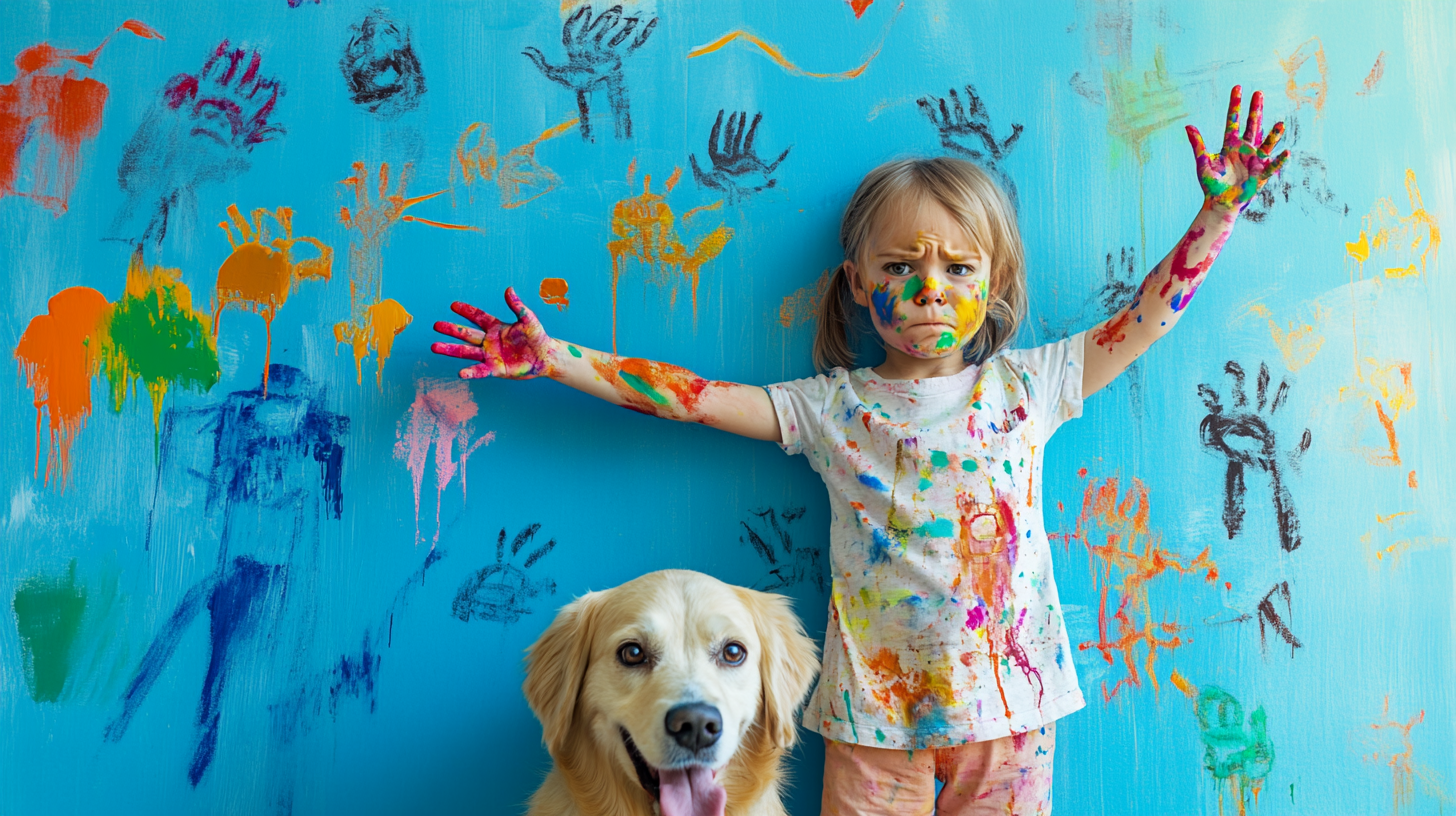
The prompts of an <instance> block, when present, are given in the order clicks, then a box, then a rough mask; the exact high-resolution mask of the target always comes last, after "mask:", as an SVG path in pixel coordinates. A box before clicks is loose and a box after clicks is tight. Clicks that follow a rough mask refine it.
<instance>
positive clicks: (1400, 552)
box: [1360, 471, 1451, 569]
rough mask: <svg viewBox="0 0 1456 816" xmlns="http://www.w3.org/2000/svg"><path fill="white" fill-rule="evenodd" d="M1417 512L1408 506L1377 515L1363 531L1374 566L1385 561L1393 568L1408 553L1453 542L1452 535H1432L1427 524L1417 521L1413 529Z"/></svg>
mask: <svg viewBox="0 0 1456 816" xmlns="http://www.w3.org/2000/svg"><path fill="white" fill-rule="evenodd" d="M1411 475H1412V476H1414V475H1415V471H1411ZM1416 515H1417V514H1416V511H1414V510H1406V511H1403V512H1399V513H1391V514H1390V515H1386V516H1383V515H1379V514H1377V515H1376V516H1375V522H1376V523H1375V526H1374V527H1371V528H1370V529H1368V530H1366V531H1365V532H1364V533H1362V534H1361V535H1360V543H1361V545H1363V547H1364V549H1365V555H1366V556H1367V557H1368V558H1369V559H1370V566H1371V568H1372V569H1375V568H1377V567H1378V566H1379V565H1380V564H1382V563H1388V564H1390V565H1391V567H1392V568H1394V567H1395V565H1397V564H1399V563H1400V559H1401V558H1402V557H1403V556H1405V555H1408V554H1410V553H1414V552H1422V551H1424V550H1432V549H1436V548H1437V547H1449V546H1450V545H1451V539H1450V538H1447V537H1446V536H1440V535H1431V534H1430V533H1429V527H1428V526H1426V525H1420V524H1417V525H1416V529H1414V530H1412V529H1411V524H1412V522H1414V521H1416V518H1415V517H1416ZM1423 527H1424V528H1425V530H1424V532H1423V531H1422V528H1423Z"/></svg>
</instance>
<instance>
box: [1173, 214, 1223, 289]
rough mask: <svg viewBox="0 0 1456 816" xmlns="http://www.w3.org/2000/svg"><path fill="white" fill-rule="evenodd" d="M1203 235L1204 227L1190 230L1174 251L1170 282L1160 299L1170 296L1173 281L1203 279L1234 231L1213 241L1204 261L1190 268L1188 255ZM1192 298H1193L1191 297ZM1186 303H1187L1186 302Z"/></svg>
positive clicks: (1221, 234)
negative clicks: (1169, 291)
mask: <svg viewBox="0 0 1456 816" xmlns="http://www.w3.org/2000/svg"><path fill="white" fill-rule="evenodd" d="M1203 233H1204V228H1203V227H1196V228H1194V229H1190V230H1188V232H1187V234H1185V235H1184V236H1183V240H1181V241H1179V242H1178V246H1177V248H1176V249H1174V250H1173V262H1172V263H1171V264H1169V265H1168V281H1167V282H1166V283H1164V284H1163V288H1162V289H1160V290H1159V291H1158V296H1159V297H1167V296H1168V290H1169V289H1171V288H1173V281H1175V280H1180V281H1191V280H1195V279H1197V278H1200V277H1202V276H1203V274H1204V273H1205V272H1207V271H1208V269H1209V267H1211V266H1213V261H1214V259H1215V258H1217V257H1218V253H1219V251H1220V250H1222V249H1223V245H1224V243H1225V242H1226V241H1228V238H1229V235H1231V234H1232V230H1228V229H1225V230H1224V231H1223V232H1221V233H1219V235H1218V237H1216V238H1214V239H1213V244H1212V245H1211V246H1209V248H1208V254H1207V255H1205V256H1204V257H1203V261H1202V262H1201V263H1197V264H1194V265H1192V266H1189V265H1188V253H1189V251H1191V250H1192V249H1193V245H1194V244H1195V243H1197V242H1198V239H1199V238H1202V237H1203ZM1190 297H1192V296H1191V295H1190ZM1184 302H1187V301H1186V300H1185V301H1184Z"/></svg>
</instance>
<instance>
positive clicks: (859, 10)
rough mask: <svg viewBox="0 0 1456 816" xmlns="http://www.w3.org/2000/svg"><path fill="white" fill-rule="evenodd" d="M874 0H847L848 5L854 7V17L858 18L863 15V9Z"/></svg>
mask: <svg viewBox="0 0 1456 816" xmlns="http://www.w3.org/2000/svg"><path fill="white" fill-rule="evenodd" d="M874 2H875V0H849V7H850V8H852V9H854V19H856V20H858V19H859V18H861V17H863V16H864V13H865V9H867V8H869V7H870V4H872V3H874Z"/></svg>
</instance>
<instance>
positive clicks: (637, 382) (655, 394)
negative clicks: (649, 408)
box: [621, 371, 668, 405]
mask: <svg viewBox="0 0 1456 816" xmlns="http://www.w3.org/2000/svg"><path fill="white" fill-rule="evenodd" d="M621 377H622V381H623V382H625V383H627V384H628V385H630V386H632V390H633V391H636V392H637V393H639V394H641V395H643V396H645V397H647V398H648V399H650V400H652V401H653V402H655V403H657V404H658V405H667V404H668V399H667V397H666V396H664V395H663V394H662V392H660V391H658V390H657V389H656V388H653V387H652V386H651V385H650V384H649V383H648V382H647V381H646V380H644V379H642V378H641V377H639V376H637V375H636V374H631V373H628V372H626V371H623V372H621Z"/></svg>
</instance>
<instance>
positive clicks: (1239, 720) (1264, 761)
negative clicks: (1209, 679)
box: [1196, 686, 1274, 811]
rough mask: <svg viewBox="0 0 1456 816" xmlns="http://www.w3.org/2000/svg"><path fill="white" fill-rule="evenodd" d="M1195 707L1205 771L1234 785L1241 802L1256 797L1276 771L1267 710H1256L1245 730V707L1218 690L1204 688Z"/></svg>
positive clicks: (1229, 695) (1260, 707)
mask: <svg viewBox="0 0 1456 816" xmlns="http://www.w3.org/2000/svg"><path fill="white" fill-rule="evenodd" d="M1196 705H1197V712H1198V728H1199V730H1200V732H1201V734H1200V735H1199V736H1200V738H1201V739H1202V740H1203V760H1204V767H1205V768H1207V769H1208V771H1209V772H1210V773H1212V774H1213V778H1214V779H1217V780H1219V781H1221V782H1222V781H1228V782H1230V784H1232V785H1234V786H1235V787H1236V788H1237V791H1238V795H1239V798H1240V801H1241V802H1242V801H1245V800H1247V799H1248V798H1249V795H1250V794H1251V793H1252V794H1254V795H1256V796H1257V794H1258V791H1259V789H1260V788H1262V787H1263V784H1264V778H1265V777H1267V776H1268V775H1269V771H1271V770H1273V768H1274V743H1273V742H1271V741H1270V740H1269V726H1268V717H1267V715H1265V713H1264V707H1263V706H1259V707H1258V708H1256V709H1254V711H1253V712H1252V713H1251V714H1249V718H1248V725H1247V726H1245V723H1244V706H1243V704H1242V703H1240V702H1239V701H1238V700H1237V699H1236V698H1235V697H1234V696H1233V695H1232V694H1229V693H1228V692H1226V691H1224V690H1223V689H1221V688H1219V687H1218V686H1205V687H1204V688H1203V691H1202V692H1201V693H1199V695H1198V701H1197V704H1196ZM1239 810H1240V811H1242V810H1243V806H1242V805H1241V806H1240V808H1239Z"/></svg>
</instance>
